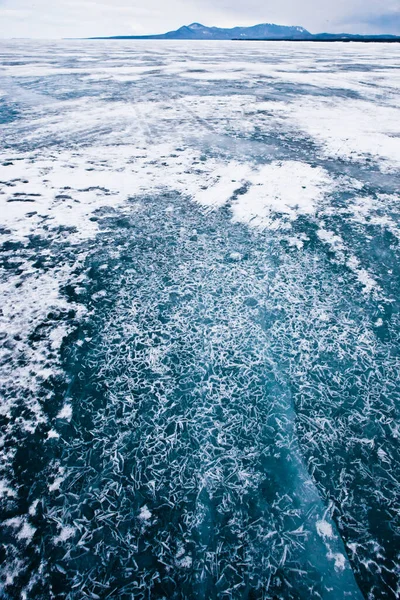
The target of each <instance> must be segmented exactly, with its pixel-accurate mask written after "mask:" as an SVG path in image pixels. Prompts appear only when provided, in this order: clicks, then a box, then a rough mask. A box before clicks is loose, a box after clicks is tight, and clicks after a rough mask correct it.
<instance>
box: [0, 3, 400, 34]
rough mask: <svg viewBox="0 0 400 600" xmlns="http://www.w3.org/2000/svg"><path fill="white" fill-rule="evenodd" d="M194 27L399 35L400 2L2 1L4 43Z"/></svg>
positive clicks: (0, 31) (0, 25) (0, 15)
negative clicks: (263, 27) (274, 26)
mask: <svg viewBox="0 0 400 600" xmlns="http://www.w3.org/2000/svg"><path fill="white" fill-rule="evenodd" d="M192 22H199V23H202V24H204V25H209V26H211V25H215V26H218V27H234V26H236V25H242V26H246V25H255V24H257V23H277V24H279V25H301V26H303V27H305V28H306V29H308V30H309V31H311V32H312V33H320V32H323V31H329V32H349V33H392V34H399V35H400V0H384V1H383V2H382V0H146V2H143V0H140V1H139V0H100V1H99V2H96V1H95V0H0V38H10V37H29V38H62V37H90V36H107V35H144V34H151V33H165V32H166V31H170V30H172V29H177V28H178V27H181V26H182V25H189V24H190V23H192Z"/></svg>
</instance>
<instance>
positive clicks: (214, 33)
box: [92, 23, 312, 40]
mask: <svg viewBox="0 0 400 600" xmlns="http://www.w3.org/2000/svg"><path fill="white" fill-rule="evenodd" d="M306 37H312V36H311V33H310V32H309V31H307V30H306V29H304V27H287V26H285V25H274V24H272V23H262V24H260V25H254V26H252V27H233V28H232V29H223V28H222V27H206V26H205V25H201V23H192V24H191V25H184V26H183V27H180V28H179V29H177V30H176V31H168V33H161V34H159V35H140V36H138V35H118V36H112V37H111V38H109V39H120V40H121V39H136V40H144V39H147V40H233V39H242V40H246V39H253V40H254V39H260V40H261V39H265V38H270V39H282V38H294V39H298V38H306ZM92 39H93V38H92ZM95 39H98V38H95Z"/></svg>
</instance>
